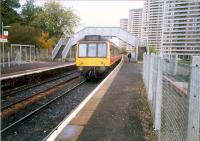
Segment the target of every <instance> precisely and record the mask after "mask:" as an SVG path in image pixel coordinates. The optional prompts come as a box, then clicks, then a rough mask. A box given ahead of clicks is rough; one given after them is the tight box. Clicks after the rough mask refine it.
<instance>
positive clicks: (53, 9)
mask: <svg viewBox="0 0 200 141" xmlns="http://www.w3.org/2000/svg"><path fill="white" fill-rule="evenodd" d="M77 23H78V17H77V16H76V14H74V12H73V10H72V9H69V8H68V9H63V8H62V7H61V5H60V4H59V3H57V2H55V1H50V2H46V3H45V4H44V7H43V9H42V10H41V11H40V12H39V13H38V14H37V17H36V18H35V19H34V21H33V22H32V25H34V26H36V27H39V28H41V29H42V30H43V31H44V32H48V33H49V36H50V37H59V36H60V35H61V34H63V32H65V33H66V34H67V35H68V36H70V35H71V34H72V33H73V31H74V28H75V26H76V25H77Z"/></svg>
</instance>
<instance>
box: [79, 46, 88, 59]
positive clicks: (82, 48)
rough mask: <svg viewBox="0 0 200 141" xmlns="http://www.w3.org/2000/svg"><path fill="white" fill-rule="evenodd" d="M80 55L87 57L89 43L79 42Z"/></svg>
mask: <svg viewBox="0 0 200 141" xmlns="http://www.w3.org/2000/svg"><path fill="white" fill-rule="evenodd" d="M78 55H79V57H86V56H87V44H79V52H78Z"/></svg>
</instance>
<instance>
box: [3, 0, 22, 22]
mask: <svg viewBox="0 0 200 141" xmlns="http://www.w3.org/2000/svg"><path fill="white" fill-rule="evenodd" d="M6 2H7V1H6ZM6 2H4V1H1V12H0V13H1V20H2V21H3V23H4V25H10V24H13V23H20V22H21V21H22V18H21V17H20V15H19V14H18V13H17V12H16V11H15V10H13V9H12V7H11V6H9V5H8V4H6Z"/></svg>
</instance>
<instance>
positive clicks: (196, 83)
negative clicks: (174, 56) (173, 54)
mask: <svg viewBox="0 0 200 141" xmlns="http://www.w3.org/2000/svg"><path fill="white" fill-rule="evenodd" d="M199 78H200V56H193V57H192V67H191V78H190V84H189V113H188V129H187V141H199V132H200V131H199V128H200V127H199V124H200V121H199V120H200V93H199V92H200V80H199Z"/></svg>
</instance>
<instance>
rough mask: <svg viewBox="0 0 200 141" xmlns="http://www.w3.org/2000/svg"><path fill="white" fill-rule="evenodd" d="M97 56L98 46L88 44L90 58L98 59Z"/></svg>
mask: <svg viewBox="0 0 200 141" xmlns="http://www.w3.org/2000/svg"><path fill="white" fill-rule="evenodd" d="M96 56H97V45H96V44H88V57H96Z"/></svg>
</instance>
